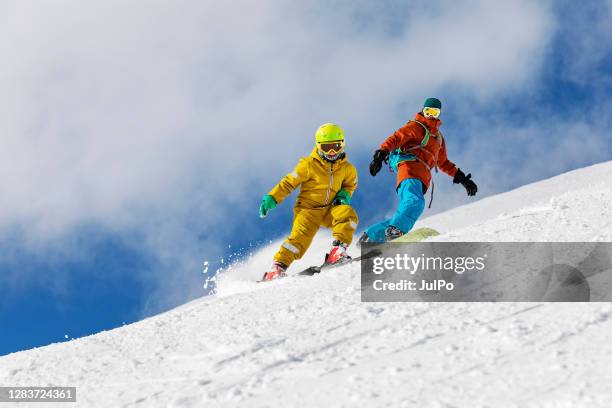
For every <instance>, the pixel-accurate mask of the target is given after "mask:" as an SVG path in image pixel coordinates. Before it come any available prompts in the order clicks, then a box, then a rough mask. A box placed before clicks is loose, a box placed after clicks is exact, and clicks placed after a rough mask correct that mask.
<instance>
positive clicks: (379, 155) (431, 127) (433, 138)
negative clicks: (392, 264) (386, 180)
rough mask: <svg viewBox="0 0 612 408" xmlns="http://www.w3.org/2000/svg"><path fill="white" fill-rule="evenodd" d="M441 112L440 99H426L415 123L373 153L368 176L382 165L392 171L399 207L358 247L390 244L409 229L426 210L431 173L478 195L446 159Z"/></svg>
mask: <svg viewBox="0 0 612 408" xmlns="http://www.w3.org/2000/svg"><path fill="white" fill-rule="evenodd" d="M441 112H442V103H441V102H440V100H439V99H436V98H428V99H426V100H425V103H424V104H423V109H422V110H421V111H420V112H418V113H417V114H416V115H415V117H414V120H410V121H409V122H408V123H406V124H405V125H404V126H403V127H402V128H400V129H399V130H397V131H396V132H395V133H394V134H393V135H391V136H390V137H389V138H387V140H385V141H384V142H383V144H381V145H380V148H379V149H378V150H376V151H375V152H374V158H373V160H372V162H371V163H370V174H371V175H372V176H376V174H377V173H378V172H379V171H380V169H381V167H382V163H383V162H385V163H388V164H389V166H390V167H391V168H393V169H394V170H395V172H396V173H397V184H396V191H397V195H398V198H399V206H398V208H397V210H396V211H395V214H393V216H392V217H391V218H390V219H388V220H385V221H382V222H379V223H377V224H374V225H372V226H371V227H369V228H367V229H366V231H365V232H364V233H363V235H362V236H361V237H360V238H359V243H362V242H385V241H391V240H393V239H396V238H399V237H400V236H402V235H403V234H405V233H407V232H408V231H410V230H411V229H412V227H413V226H414V224H415V222H416V220H417V219H418V218H419V217H420V215H421V214H422V213H423V210H424V209H425V198H424V195H425V192H426V191H427V189H428V188H429V183H430V181H431V170H432V169H435V170H436V171H438V168H439V169H440V170H442V171H443V172H445V173H446V174H448V175H449V176H451V177H453V183H455V184H457V183H459V184H461V185H462V186H463V187H465V189H466V191H467V194H468V195H469V196H473V195H475V194H476V192H477V191H478V188H477V186H476V183H474V181H472V180H471V177H472V175H471V174H468V175H467V176H466V175H465V173H463V171H461V169H459V168H458V167H457V166H455V164H454V163H453V162H451V161H450V160H448V158H447V157H446V142H445V141H444V137H443V136H442V132H440V131H439V130H438V129H439V127H440V125H442V121H441V120H440V119H439V116H440V113H441ZM432 194H433V187H432ZM430 205H431V202H430Z"/></svg>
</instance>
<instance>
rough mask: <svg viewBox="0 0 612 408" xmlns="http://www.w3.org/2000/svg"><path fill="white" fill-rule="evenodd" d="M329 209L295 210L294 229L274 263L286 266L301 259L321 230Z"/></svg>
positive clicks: (275, 257)
mask: <svg viewBox="0 0 612 408" xmlns="http://www.w3.org/2000/svg"><path fill="white" fill-rule="evenodd" d="M326 211H327V209H325V208H323V209H304V208H295V209H294V211H293V227H292V228H291V235H290V236H289V238H287V239H286V240H285V242H283V244H282V245H281V247H280V249H279V251H278V252H277V253H276V255H274V261H275V262H280V263H282V264H283V265H285V266H287V267H288V266H289V265H291V263H292V262H293V261H295V260H296V259H300V258H301V257H302V256H303V255H304V253H306V251H307V250H308V247H309V246H310V243H311V242H312V239H313V238H314V236H315V234H316V233H317V231H318V230H319V226H320V225H321V222H322V221H323V217H324V216H325V213H326Z"/></svg>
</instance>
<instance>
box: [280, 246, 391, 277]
mask: <svg viewBox="0 0 612 408" xmlns="http://www.w3.org/2000/svg"><path fill="white" fill-rule="evenodd" d="M380 254H382V252H381V251H380V249H372V250H371V251H369V252H366V253H365V254H363V255H361V256H358V257H356V258H351V259H349V260H347V261H345V262H340V263H334V264H327V263H323V264H322V265H319V266H310V267H308V268H306V269H304V270H303V271H301V272H298V273H296V274H294V275H291V276H312V275H316V274H317V273H321V272H322V271H326V270H328V269H334V268H338V267H340V266H345V265H348V264H351V263H353V262H359V261H361V260H362V259H369V258H373V257H375V256H378V255H380Z"/></svg>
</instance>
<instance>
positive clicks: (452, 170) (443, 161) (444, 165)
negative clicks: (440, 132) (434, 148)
mask: <svg viewBox="0 0 612 408" xmlns="http://www.w3.org/2000/svg"><path fill="white" fill-rule="evenodd" d="M438 168H439V169H440V170H442V171H443V172H445V173H446V174H448V175H449V176H451V177H455V174H457V166H456V165H455V163H453V162H452V161H450V160H448V157H446V142H445V141H444V139H442V146H440V152H439V153H438Z"/></svg>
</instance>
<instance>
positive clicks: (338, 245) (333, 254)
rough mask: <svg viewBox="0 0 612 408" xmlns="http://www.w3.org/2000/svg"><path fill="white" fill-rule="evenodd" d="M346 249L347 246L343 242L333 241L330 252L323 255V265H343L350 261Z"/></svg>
mask: <svg viewBox="0 0 612 408" xmlns="http://www.w3.org/2000/svg"><path fill="white" fill-rule="evenodd" d="M346 247H347V245H346V244H345V243H344V242H340V241H339V240H337V239H336V240H334V242H333V243H332V249H331V251H329V254H327V255H325V263H326V264H328V265H331V264H337V263H343V262H346V261H348V260H349V259H351V257H350V256H349V255H348V254H347V253H346Z"/></svg>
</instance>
